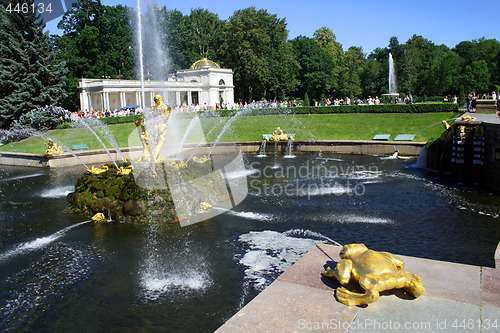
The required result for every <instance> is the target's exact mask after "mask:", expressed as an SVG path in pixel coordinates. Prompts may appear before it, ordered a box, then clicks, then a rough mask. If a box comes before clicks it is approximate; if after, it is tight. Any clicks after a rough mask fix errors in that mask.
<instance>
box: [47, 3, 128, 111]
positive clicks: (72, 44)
mask: <svg viewBox="0 0 500 333" xmlns="http://www.w3.org/2000/svg"><path fill="white" fill-rule="evenodd" d="M131 13H132V11H131V9H130V8H128V7H124V6H121V5H118V6H114V7H111V6H104V5H102V4H101V2H100V0H79V1H77V2H76V3H74V4H73V8H72V9H71V10H70V11H67V12H66V13H65V14H64V16H63V18H62V20H61V22H59V24H58V28H59V29H62V30H63V32H64V33H63V35H62V36H61V37H56V38H55V40H56V45H57V47H58V49H59V50H60V51H61V54H60V59H61V60H62V61H65V62H66V63H67V65H68V68H69V70H70V73H69V75H68V79H67V86H68V98H67V99H66V100H65V101H64V105H63V106H64V107H66V108H67V109H71V110H77V109H78V108H79V95H78V90H77V87H78V79H79V78H83V77H85V78H96V79H97V78H102V77H103V76H105V77H113V78H123V79H133V78H134V77H135V66H134V64H135V61H134V48H133V45H134V38H133V30H132V26H133V24H134V22H133V21H132V18H133V15H131Z"/></svg>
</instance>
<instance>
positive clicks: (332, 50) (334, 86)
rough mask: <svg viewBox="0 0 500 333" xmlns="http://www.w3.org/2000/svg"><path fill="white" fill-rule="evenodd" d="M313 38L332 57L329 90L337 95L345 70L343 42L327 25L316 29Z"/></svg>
mask: <svg viewBox="0 0 500 333" xmlns="http://www.w3.org/2000/svg"><path fill="white" fill-rule="evenodd" d="M313 38H314V39H315V40H316V41H317V42H318V43H319V45H320V46H321V48H322V49H323V51H325V52H326V54H328V56H329V57H330V59H329V61H330V62H331V72H330V73H329V76H330V79H329V82H328V84H327V91H328V92H329V94H330V95H335V92H336V91H338V89H339V88H340V85H341V82H340V74H341V73H342V71H344V70H345V66H344V50H343V49H342V44H340V43H339V42H337V37H336V36H335V34H334V33H333V31H332V30H331V29H329V28H327V27H322V28H320V29H318V30H316V31H315V32H314V34H313Z"/></svg>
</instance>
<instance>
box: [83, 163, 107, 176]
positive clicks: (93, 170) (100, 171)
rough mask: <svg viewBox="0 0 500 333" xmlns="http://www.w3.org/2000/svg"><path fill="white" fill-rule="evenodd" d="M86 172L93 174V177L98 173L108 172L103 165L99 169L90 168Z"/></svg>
mask: <svg viewBox="0 0 500 333" xmlns="http://www.w3.org/2000/svg"><path fill="white" fill-rule="evenodd" d="M87 171H88V172H90V173H93V174H94V175H98V174H100V173H103V172H106V171H108V167H107V166H106V165H103V166H102V167H100V168H96V167H95V166H92V167H91V168H90V169H87Z"/></svg>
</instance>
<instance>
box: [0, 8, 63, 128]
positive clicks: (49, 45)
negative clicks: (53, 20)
mask: <svg viewBox="0 0 500 333" xmlns="http://www.w3.org/2000/svg"><path fill="white" fill-rule="evenodd" d="M9 2H10V3H11V4H12V5H11V7H10V8H11V9H14V8H15V6H16V4H17V3H20V2H19V1H17V0H14V1H9ZM23 3H28V4H29V5H31V4H32V3H33V1H32V0H23ZM2 4H4V6H3V7H1V8H0V40H1V41H2V43H1V44H0V128H8V127H10V126H11V125H12V123H13V122H14V121H15V120H17V119H19V118H20V117H21V116H22V115H23V114H25V113H28V112H30V111H31V110H32V109H34V108H37V107H41V106H45V105H57V104H59V103H60V102H61V100H62V99H63V98H65V97H66V93H65V90H64V86H65V83H64V79H65V77H66V74H67V69H66V65H65V63H61V62H58V61H57V60H56V56H57V54H56V51H55V49H54V44H53V42H52V40H51V39H50V37H49V35H48V33H44V32H43V29H44V27H45V23H44V22H43V21H41V20H39V19H38V17H37V15H36V14H35V13H31V11H28V13H25V14H23V13H22V12H16V11H10V12H7V10H6V8H7V6H6V5H5V2H4V1H2ZM35 8H36V7H35ZM57 117H58V116H57Z"/></svg>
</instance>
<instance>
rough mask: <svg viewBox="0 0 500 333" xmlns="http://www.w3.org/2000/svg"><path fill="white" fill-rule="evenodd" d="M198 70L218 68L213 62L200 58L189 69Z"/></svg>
mask: <svg viewBox="0 0 500 333" xmlns="http://www.w3.org/2000/svg"><path fill="white" fill-rule="evenodd" d="M199 68H220V66H219V64H218V63H216V62H215V61H212V60H209V59H208V58H201V59H200V60H198V61H195V62H194V63H193V64H192V65H191V67H189V69H199Z"/></svg>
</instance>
